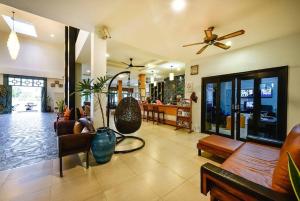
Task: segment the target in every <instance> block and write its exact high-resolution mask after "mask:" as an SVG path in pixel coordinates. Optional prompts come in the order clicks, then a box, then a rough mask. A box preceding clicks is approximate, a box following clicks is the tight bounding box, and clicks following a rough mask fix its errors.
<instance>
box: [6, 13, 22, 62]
mask: <svg viewBox="0 0 300 201" xmlns="http://www.w3.org/2000/svg"><path fill="white" fill-rule="evenodd" d="M12 13H13V17H12V20H13V29H12V30H11V32H10V34H9V36H8V40H7V48H8V51H9V54H10V57H11V58H12V59H13V60H15V59H17V57H18V54H19V50H20V43H19V39H18V36H17V34H16V32H15V12H12Z"/></svg>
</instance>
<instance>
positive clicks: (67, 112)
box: [64, 107, 71, 120]
mask: <svg viewBox="0 0 300 201" xmlns="http://www.w3.org/2000/svg"><path fill="white" fill-rule="evenodd" d="M70 116H71V110H70V109H69V107H66V109H65V112H64V119H65V120H69V119H70Z"/></svg>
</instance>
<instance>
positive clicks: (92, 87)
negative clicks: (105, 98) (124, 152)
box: [76, 76, 116, 163]
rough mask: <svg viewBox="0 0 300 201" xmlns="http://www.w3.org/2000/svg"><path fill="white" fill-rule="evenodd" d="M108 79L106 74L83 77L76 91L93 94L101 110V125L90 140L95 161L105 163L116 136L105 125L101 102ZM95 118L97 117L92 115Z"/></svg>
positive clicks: (108, 159)
mask: <svg viewBox="0 0 300 201" xmlns="http://www.w3.org/2000/svg"><path fill="white" fill-rule="evenodd" d="M108 80H109V78H107V77H106V76H103V77H98V78H96V79H95V80H94V79H85V80H83V81H82V82H79V83H78V85H77V89H76V92H77V93H80V95H81V96H91V95H94V97H95V99H96V100H97V103H98V106H99V108H100V111H101V118H102V123H103V127H101V128H98V129H97V132H96V135H95V137H94V138H93V141H92V146H91V149H92V152H93V155H94V158H95V160H96V162H97V163H106V162H108V161H110V159H111V157H112V155H113V153H114V150H115V145H116V136H115V134H114V132H113V131H112V130H111V129H109V128H107V127H105V125H106V124H105V116H104V110H103V104H102V101H101V98H102V95H103V94H107V90H106V82H107V81H108ZM94 118H97V117H94Z"/></svg>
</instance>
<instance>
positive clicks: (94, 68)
mask: <svg viewBox="0 0 300 201" xmlns="http://www.w3.org/2000/svg"><path fill="white" fill-rule="evenodd" d="M106 45H107V42H106V40H103V39H102V38H101V36H98V30H97V29H95V31H94V32H93V33H91V78H92V79H94V80H96V78H97V77H100V76H101V77H102V76H105V75H106V68H107V67H106ZM101 103H102V108H103V110H104V111H103V112H104V118H105V121H106V103H107V97H106V96H105V95H102V98H101ZM91 117H92V119H93V122H94V126H95V128H99V127H103V126H106V125H103V123H102V114H101V111H100V107H99V105H98V102H97V100H96V98H94V96H92V97H91Z"/></svg>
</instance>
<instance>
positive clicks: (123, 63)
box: [121, 62, 129, 66]
mask: <svg viewBox="0 0 300 201" xmlns="http://www.w3.org/2000/svg"><path fill="white" fill-rule="evenodd" d="M121 63H122V64H125V65H126V66H129V64H127V63H125V62H121Z"/></svg>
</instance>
